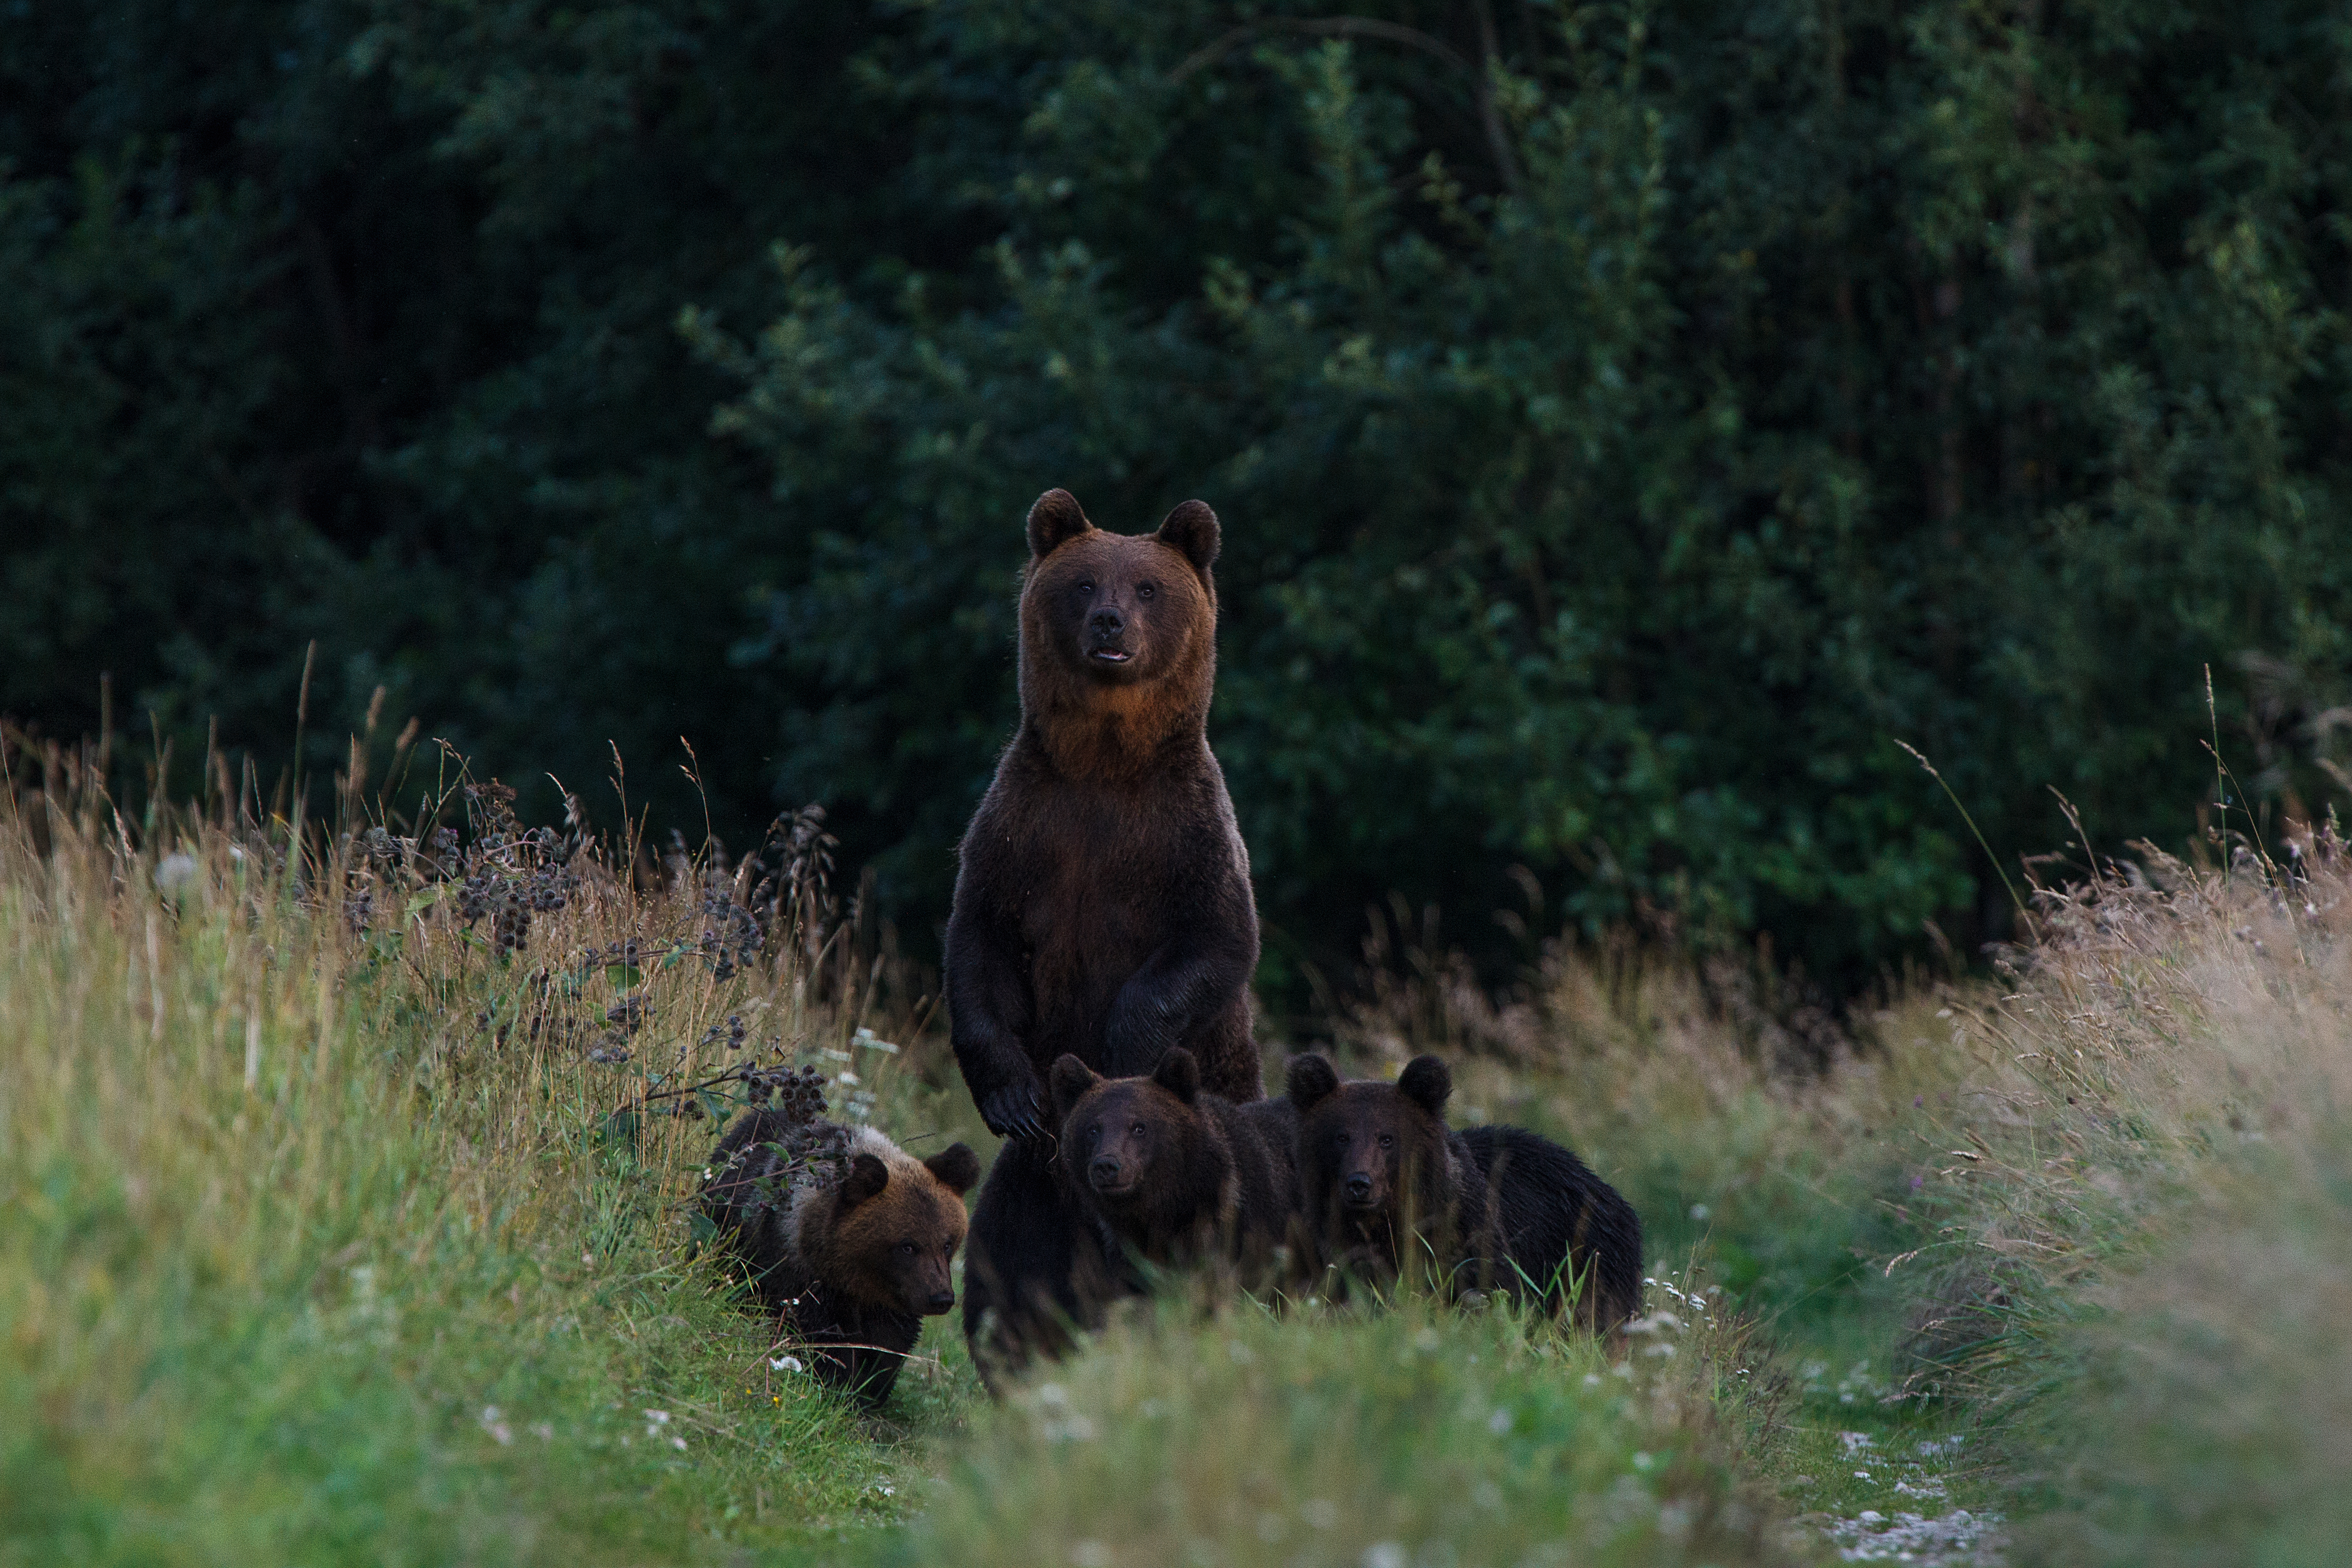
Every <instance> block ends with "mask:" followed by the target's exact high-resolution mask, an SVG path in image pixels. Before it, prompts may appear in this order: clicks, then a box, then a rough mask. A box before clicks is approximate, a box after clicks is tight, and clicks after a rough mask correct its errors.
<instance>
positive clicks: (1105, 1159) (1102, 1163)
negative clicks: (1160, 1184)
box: [1087, 1155, 1135, 1194]
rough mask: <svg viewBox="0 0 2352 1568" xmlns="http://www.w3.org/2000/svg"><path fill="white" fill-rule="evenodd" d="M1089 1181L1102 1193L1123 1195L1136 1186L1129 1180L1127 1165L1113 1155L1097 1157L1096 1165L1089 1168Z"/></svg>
mask: <svg viewBox="0 0 2352 1568" xmlns="http://www.w3.org/2000/svg"><path fill="white" fill-rule="evenodd" d="M1087 1181H1089V1182H1090V1183H1092V1184H1093V1185H1094V1189H1095V1190H1096V1191H1097V1192H1101V1193H1111V1194H1117V1193H1121V1192H1125V1191H1126V1190H1127V1189H1128V1188H1129V1187H1130V1186H1134V1185H1135V1184H1134V1183H1133V1182H1132V1181H1130V1180H1129V1178H1128V1174H1127V1166H1126V1164H1125V1163H1124V1162H1122V1161H1121V1160H1119V1159H1118V1157H1117V1156H1115V1155H1096V1156H1095V1159H1094V1163H1093V1164H1092V1165H1089V1166H1087Z"/></svg>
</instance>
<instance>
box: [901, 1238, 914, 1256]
mask: <svg viewBox="0 0 2352 1568" xmlns="http://www.w3.org/2000/svg"><path fill="white" fill-rule="evenodd" d="M914 1255H915V1244H914V1243H913V1242H911V1241H901V1242H899V1243H898V1256H899V1257H901V1258H912V1257H913V1256H914Z"/></svg>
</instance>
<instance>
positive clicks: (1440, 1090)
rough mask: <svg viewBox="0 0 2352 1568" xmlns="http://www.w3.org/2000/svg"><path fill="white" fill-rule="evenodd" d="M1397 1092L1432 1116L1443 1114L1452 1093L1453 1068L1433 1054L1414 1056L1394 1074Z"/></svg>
mask: <svg viewBox="0 0 2352 1568" xmlns="http://www.w3.org/2000/svg"><path fill="white" fill-rule="evenodd" d="M1397 1092H1398V1093H1400V1094H1402V1095H1403V1096H1404V1097H1405V1098H1406V1099H1408V1100H1410V1101H1412V1103H1414V1104H1416V1105H1418V1106H1420V1107H1421V1108H1422V1109H1423V1110H1424V1111H1426V1112H1428V1113H1430V1114H1431V1115H1433V1116H1443V1115H1444V1114H1445V1102H1446V1101H1447V1099H1448V1098H1450V1097H1451V1096H1452V1095H1453V1093H1454V1072H1453V1070H1452V1069H1451V1068H1448V1067H1447V1066H1446V1065H1445V1063H1444V1061H1442V1060H1440V1059H1439V1058H1437V1057H1434V1056H1416V1057H1414V1058H1413V1059H1412V1061H1408V1062H1406V1063H1405V1064H1404V1071H1402V1072H1400V1073H1398V1074H1397Z"/></svg>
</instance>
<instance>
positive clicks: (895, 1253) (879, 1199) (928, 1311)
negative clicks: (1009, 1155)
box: [833, 1144, 980, 1317]
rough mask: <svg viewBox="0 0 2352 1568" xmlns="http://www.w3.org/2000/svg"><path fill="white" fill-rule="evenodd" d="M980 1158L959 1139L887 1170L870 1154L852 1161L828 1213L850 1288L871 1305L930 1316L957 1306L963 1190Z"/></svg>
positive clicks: (977, 1169) (974, 1174)
mask: <svg viewBox="0 0 2352 1568" xmlns="http://www.w3.org/2000/svg"><path fill="white" fill-rule="evenodd" d="M979 1179H980V1158H979V1156H978V1155H974V1154H973V1153H972V1152H971V1149H970V1148H969V1147H968V1146H967V1145H962V1144H957V1145H953V1146H952V1147H950V1148H947V1149H944V1150H942V1151H941V1152H940V1153H939V1154H936V1155H932V1156H931V1157H930V1158H929V1159H928V1160H925V1161H923V1162H922V1164H921V1166H919V1167H917V1166H914V1163H913V1162H912V1161H908V1162H907V1164H906V1165H905V1166H901V1167H900V1169H899V1171H898V1174H897V1175H895V1176H894V1175H893V1174H892V1172H891V1169H890V1167H889V1166H887V1165H885V1164H884V1163H883V1162H882V1161H881V1160H880V1159H877V1157H875V1156H874V1155H869V1154H861V1155H857V1156H856V1157H855V1158H854V1159H852V1160H851V1161H850V1166H849V1171H848V1174H847V1175H845V1176H843V1178H842V1183H841V1197H840V1202H839V1207H837V1208H836V1209H835V1217H834V1248H833V1251H834V1255H835V1258H836V1259H838V1260H840V1261H841V1262H842V1263H843V1264H844V1265H845V1267H846V1269H847V1270H848V1271H849V1273H850V1274H851V1275H852V1276H853V1278H852V1281H850V1283H851V1286H852V1289H853V1290H854V1291H856V1294H857V1295H859V1296H861V1297H863V1298H864V1299H865V1300H866V1301H869V1302H871V1303H872V1304H874V1305H876V1306H887V1307H891V1308H894V1309H896V1310H897V1311H899V1312H907V1313H908V1314H910V1315H912V1316H915V1317H935V1316H937V1315H938V1314H940V1313H941V1312H947V1311H949V1310H950V1308H952V1307H953V1306H954V1305H955V1284H954V1281H953V1278H952V1276H951V1275H950V1271H949V1270H950V1264H952V1263H953V1262H954V1260H955V1255H956V1249H957V1248H959V1247H961V1246H962V1245H963V1236H964V1230H965V1228H966V1226H967V1224H968V1220H967V1218H966V1216H965V1214H964V1207H963V1195H964V1194H965V1193H966V1192H968V1191H970V1190H971V1186H972V1184H973V1183H974V1182H976V1181H978V1180H979Z"/></svg>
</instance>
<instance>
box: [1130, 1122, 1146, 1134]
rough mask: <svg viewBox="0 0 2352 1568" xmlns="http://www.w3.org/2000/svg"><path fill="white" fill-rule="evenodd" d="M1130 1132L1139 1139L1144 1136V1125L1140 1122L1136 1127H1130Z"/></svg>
mask: <svg viewBox="0 0 2352 1568" xmlns="http://www.w3.org/2000/svg"><path fill="white" fill-rule="evenodd" d="M1128 1131H1129V1133H1130V1134H1134V1135H1135V1136H1136V1137H1141V1136H1143V1124H1142V1123H1140V1122H1138V1123H1137V1124H1135V1125H1134V1126H1132V1127H1129V1129H1128Z"/></svg>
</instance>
